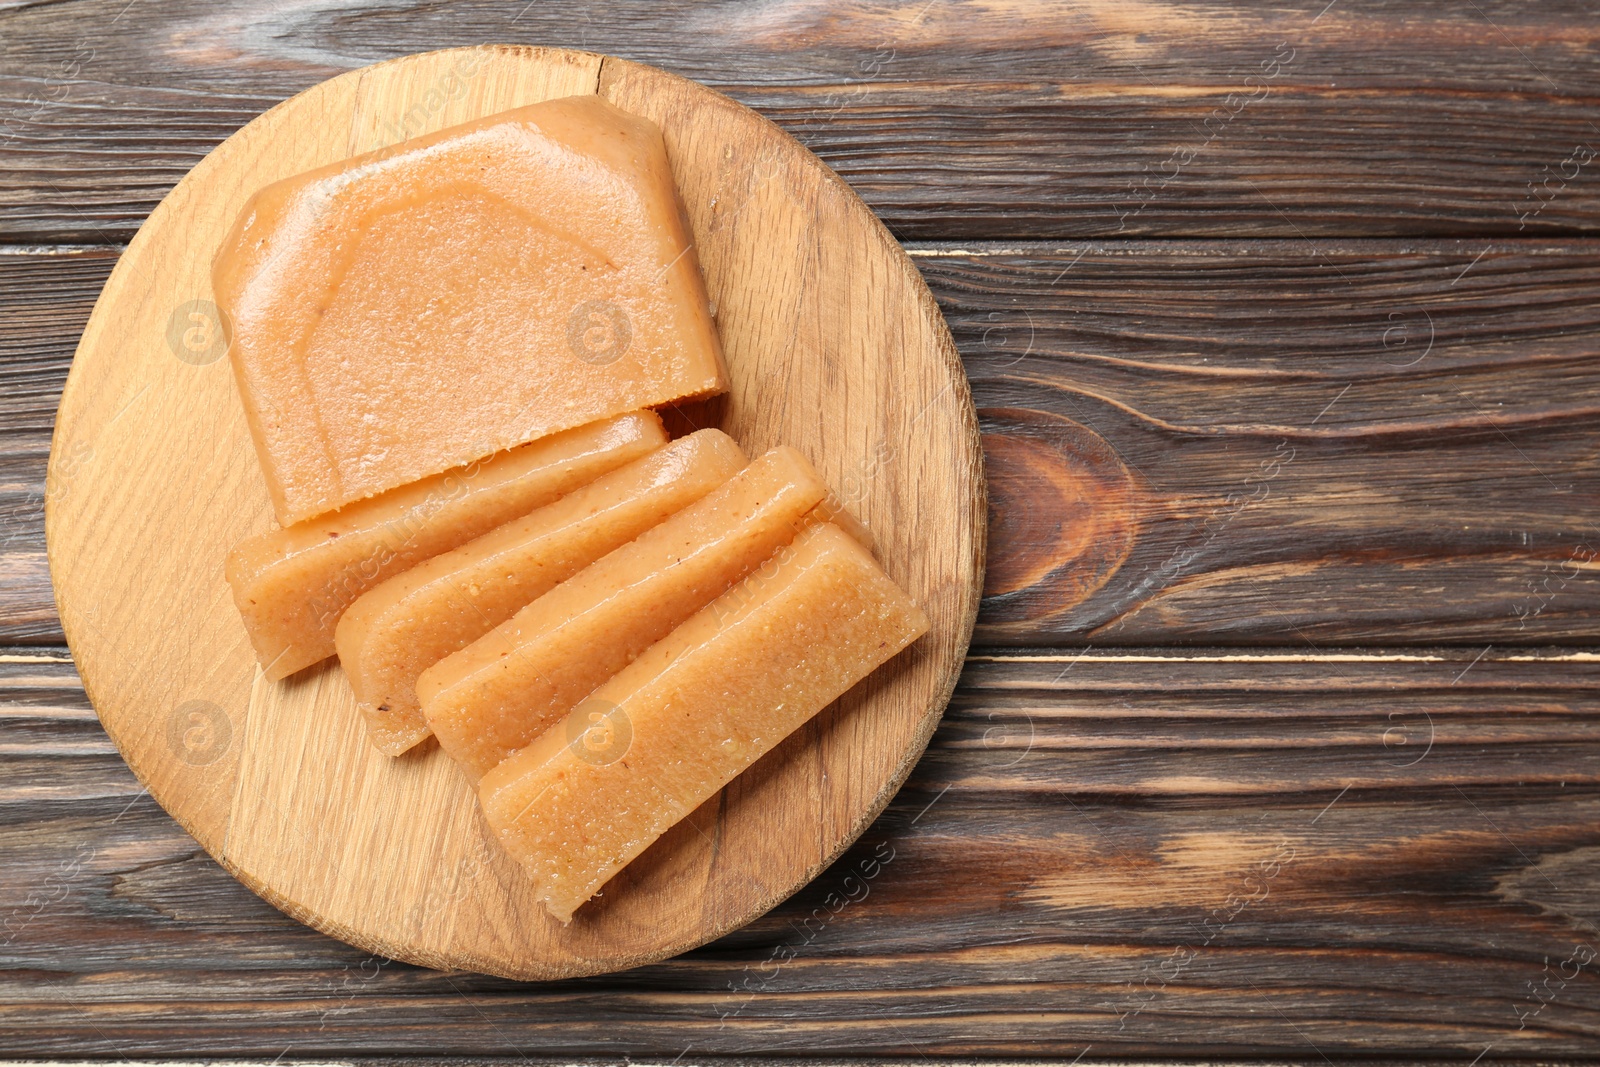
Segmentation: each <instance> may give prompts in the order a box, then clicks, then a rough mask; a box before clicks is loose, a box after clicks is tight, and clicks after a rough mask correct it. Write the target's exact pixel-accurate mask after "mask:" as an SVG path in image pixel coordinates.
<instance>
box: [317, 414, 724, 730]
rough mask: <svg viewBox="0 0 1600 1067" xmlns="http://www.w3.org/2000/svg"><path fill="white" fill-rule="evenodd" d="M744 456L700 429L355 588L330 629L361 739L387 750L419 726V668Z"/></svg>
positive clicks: (677, 504) (635, 532) (694, 494)
mask: <svg viewBox="0 0 1600 1067" xmlns="http://www.w3.org/2000/svg"><path fill="white" fill-rule="evenodd" d="M744 465H745V455H744V451H743V450H742V449H740V448H739V446H738V444H736V443H735V442H734V440H733V438H731V437H729V436H728V435H727V434H725V433H723V432H722V431H721V430H700V431H698V432H696V433H692V434H690V435H689V436H688V437H684V438H681V439H680V440H677V441H674V442H672V443H671V444H669V445H666V446H665V447H663V448H659V449H657V450H656V451H654V452H652V453H650V454H649V455H647V456H644V457H643V458H641V459H636V460H634V461H633V462H632V463H629V464H628V465H627V466H625V467H619V468H617V469H616V470H614V471H612V472H611V473H610V474H605V475H601V476H600V477H599V478H596V479H595V480H594V481H592V482H590V483H589V484H588V485H586V486H584V487H583V488H581V489H577V490H574V491H573V492H571V493H568V494H567V495H566V496H564V497H562V498H561V499H560V500H557V501H556V502H555V503H553V504H547V505H546V506H544V507H542V508H540V509H539V510H537V511H534V512H532V513H530V514H527V515H524V516H522V518H520V519H513V520H511V521H510V522H508V523H506V524H505V525H504V526H501V527H499V528H498V529H495V530H491V531H490V532H488V533H486V534H484V535H483V536H482V537H480V538H478V539H477V540H475V541H469V542H468V543H466V544H464V545H462V546H461V547H460V548H457V549H454V550H452V551H450V552H445V553H443V554H442V555H438V556H435V557H433V558H432V559H430V560H428V561H426V562H424V563H421V564H418V565H417V566H415V567H412V568H411V569H410V570H408V571H405V572H404V573H402V574H398V575H396V576H395V577H393V578H390V579H389V580H388V581H386V582H384V583H383V584H381V585H379V586H377V587H376V588H374V589H371V590H369V591H368V592H366V593H364V594H362V596H361V598H360V599H359V600H357V601H356V602H355V603H354V604H352V605H350V608H349V610H347V611H346V612H345V613H344V617H343V618H341V619H340V620H339V628H338V631H337V633H336V634H335V635H334V639H335V643H336V644H337V646H338V649H339V662H340V664H341V665H342V666H343V667H344V671H345V674H346V675H348V676H349V678H350V686H351V688H352V689H354V690H355V694H356V706H357V707H358V708H360V710H361V712H362V713H363V715H364V716H365V717H366V720H367V728H368V733H369V735H370V736H371V738H372V742H373V744H374V745H376V746H377V747H378V749H379V750H380V751H382V752H385V753H387V754H389V755H391V756H398V755H400V754H401V753H402V752H405V751H406V750H407V749H409V748H410V747H411V746H413V745H415V744H416V743H417V742H419V741H421V740H422V739H423V738H425V737H427V736H428V734H429V732H430V731H429V729H428V724H427V722H426V720H424V719H423V717H422V710H421V707H420V706H419V704H418V702H417V677H418V676H419V675H421V674H422V672H423V671H424V670H426V669H427V668H429V667H431V666H433V665H434V664H435V663H437V662H438V661H439V660H441V659H443V658H444V657H445V656H448V655H449V654H451V653H452V652H457V651H460V650H461V649H463V648H465V647H466V646H467V645H469V644H471V643H472V642H473V641H476V640H477V639H478V638H480V637H482V636H483V635H484V634H486V633H488V632H489V631H490V630H492V629H494V628H495V627H496V626H498V625H499V624H500V623H502V622H504V621H505V620H506V619H509V618H510V617H511V616H512V615H514V614H516V612H517V611H518V610H519V609H521V608H522V607H524V606H526V605H527V604H529V603H530V602H532V601H533V600H535V599H537V598H538V597H540V596H543V595H544V594H545V593H546V592H548V591H549V590H550V589H551V588H553V587H554V586H556V585H557V584H559V583H561V582H563V581H565V580H566V579H568V578H570V577H572V576H573V575H574V574H576V573H578V571H580V570H582V569H583V568H584V567H587V566H588V565H589V564H591V563H593V562H594V561H595V560H597V559H599V558H600V557H601V556H604V555H605V554H607V553H608V552H611V551H612V550H614V549H616V548H619V547H621V546H622V545H625V544H627V543H628V542H629V541H632V540H633V539H634V538H635V537H638V536H639V535H640V534H642V533H644V532H645V531H646V530H649V529H650V528H651V527H653V526H655V525H657V524H658V523H660V522H662V521H664V520H665V519H667V518H668V517H669V516H671V515H672V514H674V513H675V512H677V511H679V510H681V509H682V508H684V507H687V506H688V505H690V504H692V503H694V502H695V501H696V500H699V499H700V498H701V497H703V496H705V495H706V494H707V493H709V492H711V491H712V490H713V489H716V488H717V487H718V486H719V485H721V484H722V483H724V482H726V481H727V480H728V479H729V478H731V477H733V476H734V475H735V474H737V473H738V472H739V469H740V468H741V467H743V466H744Z"/></svg>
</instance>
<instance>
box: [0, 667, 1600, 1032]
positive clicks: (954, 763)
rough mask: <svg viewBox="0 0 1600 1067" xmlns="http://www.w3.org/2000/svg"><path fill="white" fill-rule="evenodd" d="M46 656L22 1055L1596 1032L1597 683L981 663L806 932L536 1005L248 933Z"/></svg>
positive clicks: (19, 738) (250, 923) (205, 862)
mask: <svg viewBox="0 0 1600 1067" xmlns="http://www.w3.org/2000/svg"><path fill="white" fill-rule="evenodd" d="M25 654H26V655H28V656H30V657H38V658H37V659H30V660H29V661H28V662H11V663H4V664H0V698H3V699H4V701H5V703H6V705H7V711H6V713H5V715H4V716H3V717H0V810H5V811H6V812H7V813H8V814H11V813H16V814H18V815H24V814H25V816H26V817H25V818H8V819H7V820H6V821H5V824H4V826H5V828H4V829H3V830H0V841H3V842H4V845H5V852H6V855H7V857H8V862H7V864H5V865H4V867H3V868H0V899H4V900H6V901H7V902H8V907H9V909H10V910H9V911H8V913H7V915H6V919H5V925H4V931H5V933H4V937H5V939H6V941H5V947H4V949H3V950H0V951H3V952H4V954H5V957H6V958H7V960H8V964H9V965H8V967H7V968H6V969H5V971H4V972H0V1030H3V1031H4V1032H5V1033H6V1034H7V1035H8V1040H7V1048H8V1051H11V1052H13V1053H15V1054H26V1055H37V1056H44V1055H52V1054H67V1053H72V1054H83V1055H95V1054H100V1055H111V1054H115V1055H140V1054H150V1055H154V1054H163V1053H164V1054H186V1055H198V1054H202V1053H204V1054H221V1053H224V1052H226V1053H229V1054H234V1055H245V1056H252V1057H259V1058H262V1059H271V1058H272V1057H274V1056H276V1055H278V1054H279V1053H281V1052H284V1051H285V1050H286V1049H288V1050H290V1051H289V1052H288V1054H287V1056H286V1057H285V1058H286V1059H293V1058H302V1059H303V1058H308V1057H315V1056H333V1055H349V1054H355V1053H363V1054H374V1055H406V1054H413V1055H420V1054H476V1055H498V1056H504V1057H509V1058H511V1059H512V1060H519V1059H520V1057H522V1056H529V1057H534V1058H537V1057H545V1056H551V1057H559V1056H577V1055H596V1056H602V1057H615V1058H621V1057H623V1056H625V1055H627V1056H632V1057H633V1058H635V1059H638V1058H642V1057H649V1058H650V1059H652V1060H658V1061H660V1062H666V1061H668V1060H671V1059H672V1058H673V1057H674V1056H677V1055H679V1054H680V1053H686V1054H685V1055H684V1059H685V1060H689V1059H698V1058H701V1057H710V1056H716V1055H719V1054H721V1055H737V1056H741V1057H747V1056H750V1055H752V1054H757V1053H762V1054H768V1055H782V1054H788V1055H805V1056H812V1057H815V1056H824V1055H826V1056H845V1057H849V1056H863V1055H900V1056H911V1057H914V1058H921V1059H943V1058H947V1057H956V1056H970V1055H993V1056H1009V1057H1018V1056H1033V1055H1053V1056H1058V1057H1060V1058H1061V1059H1062V1060H1063V1061H1065V1060H1070V1059H1072V1058H1073V1057H1074V1056H1075V1055H1077V1054H1078V1053H1080V1052H1083V1051H1084V1049H1085V1048H1086V1047H1088V1048H1089V1049H1090V1051H1089V1053H1088V1057H1086V1058H1114V1057H1116V1056H1119V1055H1121V1056H1128V1055H1143V1056H1152V1055H1159V1056H1162V1057H1177V1056H1185V1055H1199V1054H1210V1055H1219V1054H1220V1055H1228V1054H1244V1053H1248V1052H1255V1053H1257V1054H1266V1055H1274V1056H1279V1057H1282V1056H1291V1055H1292V1056H1303V1057H1307V1058H1308V1060H1314V1061H1315V1062H1322V1060H1321V1059H1320V1058H1319V1057H1318V1056H1317V1054H1316V1050H1320V1051H1321V1052H1322V1053H1324V1054H1326V1055H1329V1056H1332V1057H1338V1056H1340V1055H1341V1054H1345V1055H1350V1054H1364V1055H1374V1054H1389V1055H1405V1054H1412V1053H1431V1054H1433V1055H1438V1056H1447V1055H1448V1056H1456V1057H1459V1058H1460V1060H1461V1062H1463V1063H1464V1062H1466V1061H1468V1060H1470V1059H1471V1058H1472V1057H1473V1056H1475V1055H1477V1054H1478V1053H1480V1052H1482V1051H1483V1050H1484V1049H1485V1048H1490V1049H1492V1051H1491V1052H1490V1054H1489V1056H1488V1057H1486V1062H1487V1061H1491V1060H1492V1061H1499V1060H1501V1059H1505V1058H1515V1057H1517V1056H1527V1055H1533V1054H1538V1055H1540V1056H1544V1057H1552V1056H1563V1055H1566V1056H1581V1055H1584V1054H1586V1053H1590V1052H1592V1051H1593V1049H1594V1047H1595V1041H1596V1040H1597V1036H1600V1022H1597V1020H1600V983H1597V982H1596V980H1595V978H1594V976H1593V966H1594V963H1593V962H1592V961H1593V960H1595V958H1596V954H1597V953H1600V930H1597V927H1596V924H1597V923H1600V904H1597V901H1596V898H1595V896H1594V893H1593V886H1594V884H1595V880H1596V878H1600V738H1597V737H1596V736H1595V734H1594V731H1593V729H1592V726H1593V722H1594V717H1595V715H1596V713H1597V712H1600V705H1597V703H1596V701H1597V697H1596V693H1597V692H1600V659H1597V658H1596V657H1595V656H1594V655H1583V654H1576V653H1573V652H1570V651H1566V650H1560V649H1541V650H1527V651H1522V652H1514V653H1510V654H1501V653H1499V652H1498V651H1491V652H1489V653H1488V654H1487V655H1484V656H1482V657H1481V658H1479V657H1478V655H1477V652H1475V651H1473V650H1471V649H1456V648H1427V649H1413V650H1407V651H1404V652H1394V651H1383V650H1376V651H1374V650H1368V651H1364V652H1359V653H1355V652H1347V653H1340V654H1326V655H1317V654H1305V655H1298V654H1295V655H1289V654H1283V653H1276V654H1259V653H1241V652H1240V651H1238V650H1226V649H1221V650H1219V649H1206V650H1193V651H1189V652H1185V653H1170V652H1168V653H1152V652H1149V651H1138V650H1125V649H1110V650H1101V649H1096V650H1093V651H1090V652H1088V653H1086V654H1082V655H1081V658H1080V655H1079V654H1078V653H1071V654H1062V653H1059V652H1057V653H1050V652H1040V651H1028V652H1021V651H1018V652H1005V653H1001V654H998V655H993V654H988V653H978V654H977V655H975V656H974V658H973V662H972V663H971V664H970V666H969V667H968V670H967V672H966V674H965V675H964V677H963V679H962V682H961V684H960V685H959V687H958V688H957V690H956V695H955V699H954V700H953V702H952V704H951V706H950V710H949V712H948V713H947V715H946V718H945V721H944V723H943V725H942V726H941V727H940V729H939V731H938V733H937V734H936V735H935V737H934V740H933V742H932V744H931V745H930V747H929V750H928V757H927V758H926V759H925V760H924V762H923V763H922V764H921V765H920V766H919V768H918V770H917V772H916V773H915V775H914V776H913V777H912V779H911V781H910V782H909V783H908V785H907V787H906V788H905V790H904V791H902V793H901V794H900V795H899V796H898V797H897V798H896V800H895V801H894V803H893V804H892V805H891V806H890V808H889V810H888V811H887V812H886V813H885V814H884V815H883V816H882V817H881V818H880V819H879V820H878V822H877V823H876V824H875V825H874V826H873V828H872V830H871V831H869V833H868V834H867V835H866V836H864V837H863V838H862V839H861V841H860V842H858V843H857V845H856V846H855V847H854V848H853V849H851V850H850V852H848V853H846V855H845V856H844V857H843V858H841V859H840V860H839V862H838V863H836V864H835V865H834V866H833V867H832V868H831V869H829V870H828V871H827V872H825V873H823V874H822V875H821V876H820V877H819V878H818V879H817V880H816V882H815V883H814V884H812V885H811V886H809V887H808V888H807V889H805V890H804V891H802V892H801V894H799V895H798V896H797V897H795V898H794V899H793V900H791V901H789V902H787V903H786V904H784V905H782V906H780V907H779V908H778V909H777V910H776V911H774V912H773V913H772V914H770V915H768V916H767V917H765V918H763V919H761V920H759V921H757V922H756V923H754V924H752V925H751V926H749V927H747V928H745V929H743V930H741V931H739V932H738V933H736V934H733V935H730V936H729V937H726V938H724V939H722V940H721V941H718V942H716V943H714V944H712V945H709V946H706V947H705V948H703V949H700V950H697V951H695V952H692V953H690V954H688V955H686V956H682V957H680V958H677V959H674V960H671V961H668V962H664V963H661V964H657V965H654V966H651V967H647V968H643V969H640V970H636V971H633V972H630V973H629V974H627V975H625V976H618V977H614V978H611V979H585V980H578V981H569V982H561V983H550V984H536V985H524V984H519V983H515V982H507V981H503V980H499V979H492V978H485V977H483V976H479V975H471V974H464V973H453V974H451V973H438V972H430V971H426V970H422V969H418V968H414V967H411V966H408V965H406V964H402V963H393V962H390V961H387V960H383V959H380V958H375V957H372V956H370V955H368V954H367V953H364V952H361V951H359V950H357V949H353V948H351V947H349V946H346V945H342V944H339V943H338V942H335V941H332V940H330V939H328V938H324V937H322V936H321V935H318V934H316V933H314V932H312V931H310V930H308V929H306V928H304V927H302V926H300V925H299V924H297V923H295V922H293V921H292V920H290V919H288V918H286V917H284V916H282V915H281V914H279V913H277V912H276V911H274V910H273V909H272V908H270V907H268V906H267V905H266V904H264V903H262V902H260V901H258V900H256V899H255V898H254V897H252V896H251V895H250V893H249V892H248V891H247V890H245V889H244V888H243V887H242V886H240V885H238V884H237V883H236V882H234V881H233V879H232V878H231V877H229V876H228V875H227V873H225V872H224V871H222V870H221V869H220V868H218V867H217V866H216V865H215V864H214V863H212V861H211V860H210V859H209V858H207V857H206V856H205V855H204V854H203V853H202V852H200V850H199V849H198V848H197V846H196V845H195V843H194V841H193V840H192V839H191V838H189V837H188V836H187V835H186V834H184V833H183V832H182V830H180V829H179V828H178V827H176V826H175V825H173V823H172V822H171V820H170V819H168V818H167V817H166V816H165V815H164V814H163V813H162V812H161V811H160V810H159V809H158V808H157V807H156V806H155V804H154V802H153V801H151V799H150V798H149V797H148V796H144V795H142V794H141V791H140V789H139V786H138V784H137V783H136V782H135V781H134V780H133V778H132V776H131V775H130V774H129V773H128V771H127V769H126V768H125V767H124V765H123V764H122V761H121V760H120V759H119V758H118V756H117V754H116V752H115V750H114V749H113V748H112V747H111V746H110V744H109V743H108V741H107V740H106V738H105V736H104V734H103V733H101V732H100V730H99V728H98V727H97V726H96V724H95V722H94V717H93V713H92V712H91V711H90V710H89V709H88V704H87V702H86V701H85V699H84V696H83V693H82V691H81V689H80V688H79V687H78V685H77V682H76V679H75V677H74V675H73V673H72V668H71V665H70V664H67V663H63V662H51V661H46V660H45V657H54V656H55V655H56V653H55V652H53V651H52V650H49V649H28V650H26V653H25ZM1586 960H1587V961H1591V962H1585V961H1586ZM200 976H203V978H202V979H200V980H199V981H198V982H197V978H200ZM686 1050H687V1052H686Z"/></svg>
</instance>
